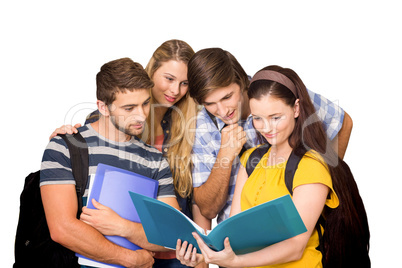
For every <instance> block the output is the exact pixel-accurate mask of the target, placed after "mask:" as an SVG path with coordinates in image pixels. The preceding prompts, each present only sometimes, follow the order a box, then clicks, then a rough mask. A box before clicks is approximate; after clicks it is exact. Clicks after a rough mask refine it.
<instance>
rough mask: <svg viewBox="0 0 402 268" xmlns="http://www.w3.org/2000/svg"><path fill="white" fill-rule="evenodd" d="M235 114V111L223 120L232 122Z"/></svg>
mask: <svg viewBox="0 0 402 268" xmlns="http://www.w3.org/2000/svg"><path fill="white" fill-rule="evenodd" d="M234 114H235V110H233V111H232V112H231V113H230V114H229V115H227V116H225V117H223V118H222V119H223V120H232V119H233V117H234Z"/></svg>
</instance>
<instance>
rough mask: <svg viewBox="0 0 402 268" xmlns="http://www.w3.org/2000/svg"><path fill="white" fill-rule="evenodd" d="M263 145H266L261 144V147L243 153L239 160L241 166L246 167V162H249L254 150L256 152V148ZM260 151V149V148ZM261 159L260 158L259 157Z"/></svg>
mask: <svg viewBox="0 0 402 268" xmlns="http://www.w3.org/2000/svg"><path fill="white" fill-rule="evenodd" d="M264 145H267V144H261V145H258V146H256V147H253V148H251V149H248V150H247V151H245V152H244V153H243V154H242V156H241V158H240V163H241V164H242V166H244V167H246V165H247V162H248V161H249V159H250V156H251V154H252V153H253V152H254V151H255V150H257V149H258V148H260V147H261V146H264ZM260 149H262V148H260ZM264 151H265V150H264ZM267 151H268V149H267ZM261 158H262V157H261ZM261 158H259V160H260V159H261Z"/></svg>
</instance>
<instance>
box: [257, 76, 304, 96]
mask: <svg viewBox="0 0 402 268" xmlns="http://www.w3.org/2000/svg"><path fill="white" fill-rule="evenodd" d="M257 80H270V81H274V82H277V83H279V84H281V85H283V86H285V87H287V88H288V89H290V91H292V92H293V95H295V97H296V98H298V96H297V91H296V86H295V84H294V83H293V82H292V80H290V79H289V78H288V77H287V76H286V75H283V74H281V73H278V72H276V71H271V70H262V71H259V72H258V73H256V74H255V75H254V77H253V79H251V81H250V85H251V83H253V82H254V81H257Z"/></svg>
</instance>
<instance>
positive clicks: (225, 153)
mask: <svg viewBox="0 0 402 268" xmlns="http://www.w3.org/2000/svg"><path fill="white" fill-rule="evenodd" d="M236 156H237V155H236V154H235V153H233V152H231V150H225V149H221V150H219V153H218V156H217V161H218V162H219V166H220V167H232V164H233V161H234V159H235V158H236Z"/></svg>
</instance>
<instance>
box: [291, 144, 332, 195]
mask: <svg viewBox="0 0 402 268" xmlns="http://www.w3.org/2000/svg"><path fill="white" fill-rule="evenodd" d="M307 183H323V184H325V185H327V186H329V187H332V180H331V175H330V172H329V169H328V166H327V164H326V163H325V161H324V159H323V157H322V156H321V155H320V154H319V153H318V152H316V151H313V150H310V151H308V152H307V153H306V154H305V155H304V156H303V158H302V159H301V160H300V163H299V166H298V168H297V170H296V173H295V177H294V183H293V187H296V186H298V185H300V184H307Z"/></svg>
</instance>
